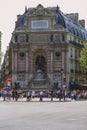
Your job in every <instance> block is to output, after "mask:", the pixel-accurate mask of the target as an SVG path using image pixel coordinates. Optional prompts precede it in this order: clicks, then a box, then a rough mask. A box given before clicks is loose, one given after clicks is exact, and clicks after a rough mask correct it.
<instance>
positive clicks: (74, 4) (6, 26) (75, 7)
mask: <svg viewBox="0 0 87 130" xmlns="http://www.w3.org/2000/svg"><path fill="white" fill-rule="evenodd" d="M86 2H87V0H0V31H1V32H2V37H1V42H2V46H1V48H2V52H3V53H4V54H5V51H6V49H7V46H8V45H9V42H10V40H11V36H12V32H13V30H14V28H15V22H16V20H17V15H18V14H23V13H24V11H25V6H27V8H30V7H37V5H38V4H42V5H43V6H44V7H53V6H57V5H58V6H59V7H60V10H61V11H62V12H63V13H65V14H66V13H79V19H85V21H86V29H87V13H86V10H87V5H86Z"/></svg>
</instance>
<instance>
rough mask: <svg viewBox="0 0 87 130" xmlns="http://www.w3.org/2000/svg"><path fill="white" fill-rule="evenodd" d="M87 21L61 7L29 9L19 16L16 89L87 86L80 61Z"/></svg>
mask: <svg viewBox="0 0 87 130" xmlns="http://www.w3.org/2000/svg"><path fill="white" fill-rule="evenodd" d="M84 25H85V21H84V20H78V14H77V13H76V14H64V13H63V12H61V10H60V8H59V7H58V6H57V7H49V8H44V7H43V6H42V5H41V4H39V5H38V6H37V7H36V8H28V9H27V8H26V9H25V12H24V14H22V15H18V16H17V21H16V23H15V29H14V31H13V33H12V38H11V43H10V46H11V53H12V58H11V60H12V86H14V84H15V83H19V84H20V87H22V88H29V89H50V88H51V87H53V86H54V87H56V86H57V87H66V86H67V87H68V86H69V83H76V84H86V83H87V71H86V70H84V69H83V68H81V66H80V64H79V62H78V58H79V56H80V51H81V49H82V47H83V46H84V44H85V42H86V40H87V31H86V29H85V26H84Z"/></svg>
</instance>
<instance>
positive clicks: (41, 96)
mask: <svg viewBox="0 0 87 130" xmlns="http://www.w3.org/2000/svg"><path fill="white" fill-rule="evenodd" d="M39 97H40V101H43V91H40V93H39Z"/></svg>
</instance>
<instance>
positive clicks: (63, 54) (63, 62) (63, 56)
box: [61, 51, 65, 70]
mask: <svg viewBox="0 0 87 130" xmlns="http://www.w3.org/2000/svg"><path fill="white" fill-rule="evenodd" d="M61 58H62V59H61V60H62V61H61V62H62V66H61V68H62V69H63V70H64V68H65V67H64V64H65V60H64V58H65V53H64V51H62V57H61Z"/></svg>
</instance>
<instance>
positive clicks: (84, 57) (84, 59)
mask: <svg viewBox="0 0 87 130" xmlns="http://www.w3.org/2000/svg"><path fill="white" fill-rule="evenodd" d="M79 62H80V65H81V66H82V67H83V68H85V69H87V43H86V44H85V45H84V48H83V49H82V50H81V53H80V58H79Z"/></svg>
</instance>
